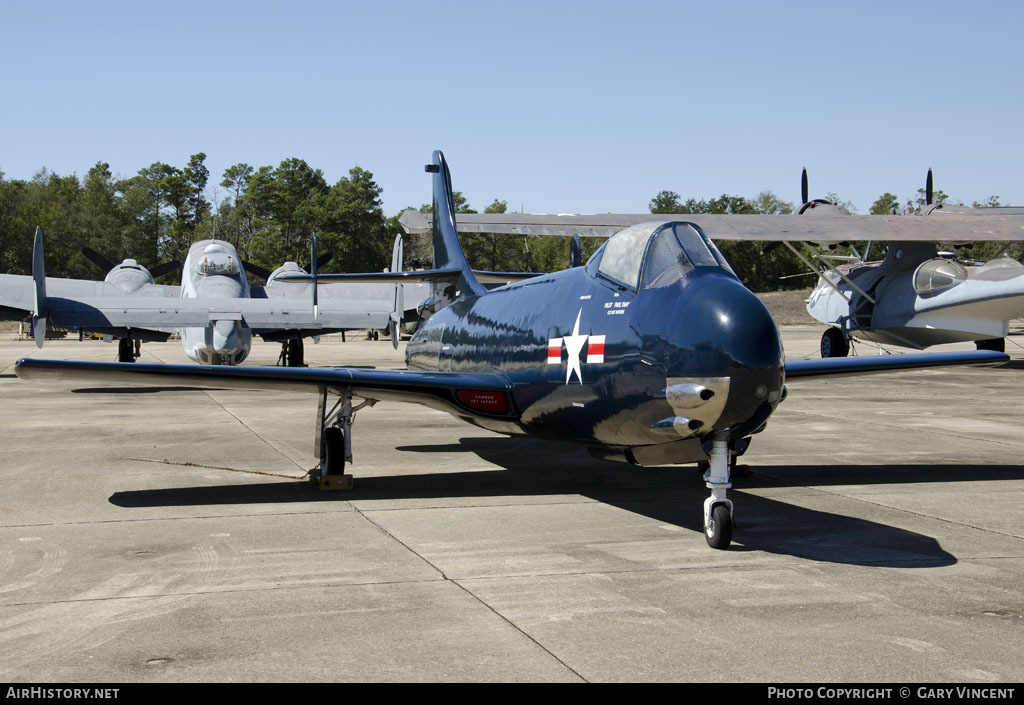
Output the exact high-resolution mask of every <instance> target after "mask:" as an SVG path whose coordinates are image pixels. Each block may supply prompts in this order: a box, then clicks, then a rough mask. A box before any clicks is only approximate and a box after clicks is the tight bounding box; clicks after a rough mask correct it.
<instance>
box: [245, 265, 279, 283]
mask: <svg viewBox="0 0 1024 705" xmlns="http://www.w3.org/2000/svg"><path fill="white" fill-rule="evenodd" d="M242 266H243V267H245V271H246V272H248V273H249V274H255V275H256V276H257V277H260V278H261V279H263V280H264V281H270V275H271V274H273V272H271V271H270V270H268V269H264V268H263V267H261V266H259V265H258V264H253V263H252V262H246V261H244V260H243V261H242Z"/></svg>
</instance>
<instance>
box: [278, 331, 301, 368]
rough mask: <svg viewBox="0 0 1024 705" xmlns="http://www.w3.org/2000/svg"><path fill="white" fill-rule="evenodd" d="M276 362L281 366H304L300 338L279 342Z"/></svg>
mask: <svg viewBox="0 0 1024 705" xmlns="http://www.w3.org/2000/svg"><path fill="white" fill-rule="evenodd" d="M277 364H278V365H279V366H283V367H305V366H306V362H305V348H304V347H303V344H302V338H293V339H291V340H285V341H283V342H282V343H281V354H280V355H279V356H278V358H277Z"/></svg>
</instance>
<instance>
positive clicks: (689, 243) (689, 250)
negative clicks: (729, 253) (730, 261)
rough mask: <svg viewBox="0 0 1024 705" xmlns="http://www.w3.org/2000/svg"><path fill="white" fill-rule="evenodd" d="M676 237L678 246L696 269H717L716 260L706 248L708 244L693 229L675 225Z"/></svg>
mask: <svg viewBox="0 0 1024 705" xmlns="http://www.w3.org/2000/svg"><path fill="white" fill-rule="evenodd" d="M675 229H676V237H678V238H679V242H680V244H682V246H683V249H684V250H685V251H686V255H687V256H688V257H689V258H690V261H691V262H693V264H694V266H696V267H717V266H718V264H719V263H718V260H717V259H715V256H714V254H712V252H711V249H710V248H709V247H708V243H706V242H705V241H704V238H702V237H701V236H700V233H698V232H697V231H696V230H694V229H693V227H691V226H689V225H677V226H675Z"/></svg>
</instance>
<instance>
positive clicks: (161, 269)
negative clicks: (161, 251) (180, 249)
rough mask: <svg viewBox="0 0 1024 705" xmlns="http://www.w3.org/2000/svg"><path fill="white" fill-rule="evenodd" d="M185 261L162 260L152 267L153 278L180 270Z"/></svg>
mask: <svg viewBox="0 0 1024 705" xmlns="http://www.w3.org/2000/svg"><path fill="white" fill-rule="evenodd" d="M183 264H184V263H183V262H182V261H181V260H180V259H175V260H171V261H170V262H161V263H160V264H158V265H156V266H155V267H153V268H152V269H150V270H149V273H150V274H152V275H153V278H154V279H155V278H157V277H159V276H160V275H161V274H167V273H168V272H174V271H177V270H180V269H181V267H182V265H183Z"/></svg>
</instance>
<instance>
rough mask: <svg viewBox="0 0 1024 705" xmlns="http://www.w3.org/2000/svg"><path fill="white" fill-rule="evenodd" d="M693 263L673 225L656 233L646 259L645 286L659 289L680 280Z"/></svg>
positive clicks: (691, 267) (648, 248)
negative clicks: (680, 242)
mask: <svg viewBox="0 0 1024 705" xmlns="http://www.w3.org/2000/svg"><path fill="white" fill-rule="evenodd" d="M692 269H693V265H692V264H691V263H690V260H689V258H688V257H687V256H686V253H685V252H684V251H683V248H682V246H681V245H680V244H679V240H678V239H677V237H676V235H675V233H674V232H673V231H672V228H671V227H667V228H664V229H663V230H659V231H658V232H656V233H654V235H653V236H652V237H651V244H650V245H648V247H647V257H646V258H645V259H644V272H643V287H644V288H645V289H657V288H660V287H664V286H669V285H670V284H674V283H675V282H677V281H679V280H680V279H681V278H682V277H683V275H684V274H686V273H687V272H689V271H691V270H692Z"/></svg>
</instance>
